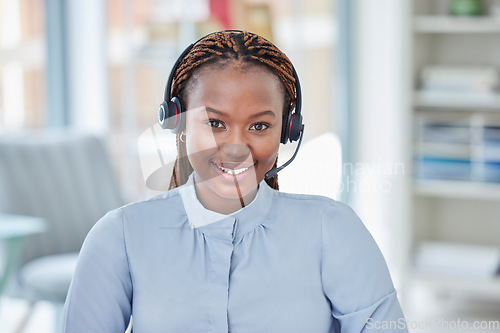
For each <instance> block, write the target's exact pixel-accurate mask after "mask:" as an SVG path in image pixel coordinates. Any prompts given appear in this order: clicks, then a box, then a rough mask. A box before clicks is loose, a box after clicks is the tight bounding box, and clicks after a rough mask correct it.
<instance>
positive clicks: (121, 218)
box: [93, 188, 185, 229]
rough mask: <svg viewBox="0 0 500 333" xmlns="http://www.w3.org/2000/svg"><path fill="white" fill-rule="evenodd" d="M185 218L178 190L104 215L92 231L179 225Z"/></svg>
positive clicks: (175, 189)
mask: <svg viewBox="0 0 500 333" xmlns="http://www.w3.org/2000/svg"><path fill="white" fill-rule="evenodd" d="M184 217H185V211H184V206H183V204H182V199H181V198H180V193H179V190H178V188H174V189H172V190H169V191H166V192H162V193H160V194H157V195H155V196H153V197H150V198H148V199H145V200H141V201H135V202H132V203H129V204H126V205H124V206H121V207H118V208H116V209H113V210H111V211H109V212H108V213H106V214H105V215H104V216H103V217H102V218H101V219H100V220H99V221H98V222H97V223H96V224H95V225H94V227H93V229H107V228H113V226H114V228H116V227H119V226H118V225H117V224H120V227H121V228H125V229H127V228H130V227H133V226H137V227H140V226H145V225H154V224H157V223H160V221H161V223H166V222H171V223H176V222H177V223H181V222H183V220H184Z"/></svg>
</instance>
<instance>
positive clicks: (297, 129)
mask: <svg viewBox="0 0 500 333" xmlns="http://www.w3.org/2000/svg"><path fill="white" fill-rule="evenodd" d="M224 32H236V33H243V31H241V30H224ZM211 34H213V33H211ZM211 34H208V35H206V36H204V37H201V38H200V39H198V40H197V41H196V42H194V43H192V44H190V45H189V46H188V47H187V48H186V49H185V50H184V51H183V52H182V53H181V55H180V56H179V58H177V60H176V61H175V63H174V66H173V67H172V70H171V72H170V75H169V77H168V81H167V85H166V86H165V93H164V95H163V102H162V103H161V104H160V107H159V109H158V122H159V124H160V126H161V128H163V129H170V131H171V132H172V133H174V134H176V133H179V131H180V129H181V128H183V127H184V123H185V117H184V115H185V111H186V110H185V109H184V108H183V106H182V104H181V101H180V99H179V98H178V97H177V96H170V93H171V91H172V84H173V81H174V76H175V72H176V71H177V67H178V66H179V64H180V63H181V61H182V60H183V59H184V57H185V56H186V55H187V54H188V53H189V51H191V49H192V48H193V47H194V46H195V45H196V44H197V43H198V42H199V41H201V40H202V39H204V38H206V37H208V36H210V35H211ZM268 42H269V41H268ZM292 69H293V77H294V78H295V94H296V99H295V109H294V110H289V111H288V112H287V116H286V118H284V121H283V124H282V127H281V139H280V143H282V144H286V143H287V142H288V141H290V142H292V141H297V140H299V143H298V145H297V148H296V150H295V153H294V154H293V156H292V158H291V159H290V160H288V161H287V162H286V163H285V164H283V165H282V166H281V167H279V168H273V169H271V170H270V171H268V172H267V173H266V176H265V178H266V179H268V178H271V177H273V176H274V175H275V174H276V173H278V172H279V171H280V170H281V169H283V168H284V167H286V166H287V165H288V164H290V163H291V162H292V161H293V159H294V158H295V156H296V155H297V152H298V150H299V147H300V144H301V142H302V137H303V133H304V124H302V114H301V109H302V91H301V88H300V81H299V76H298V75H297V72H296V71H295V67H293V64H292ZM292 111H293V112H292Z"/></svg>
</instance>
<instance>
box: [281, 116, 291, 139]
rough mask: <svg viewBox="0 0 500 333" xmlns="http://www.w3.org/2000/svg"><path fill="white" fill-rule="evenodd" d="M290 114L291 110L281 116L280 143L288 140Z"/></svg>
mask: <svg viewBox="0 0 500 333" xmlns="http://www.w3.org/2000/svg"><path fill="white" fill-rule="evenodd" d="M291 114H292V112H291V111H288V112H287V115H286V117H285V118H283V124H282V125H281V140H280V142H281V143H282V144H286V143H287V141H288V133H289V129H290V117H291Z"/></svg>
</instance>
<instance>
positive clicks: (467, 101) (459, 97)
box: [413, 91, 500, 112]
mask: <svg viewBox="0 0 500 333" xmlns="http://www.w3.org/2000/svg"><path fill="white" fill-rule="evenodd" d="M413 107H414V108H415V109H418V110H442V111H454V110H456V111H491V112H500V94H482V95H474V94H465V93H462V94H457V93H447V94H445V93H422V92H420V91H414V92H413Z"/></svg>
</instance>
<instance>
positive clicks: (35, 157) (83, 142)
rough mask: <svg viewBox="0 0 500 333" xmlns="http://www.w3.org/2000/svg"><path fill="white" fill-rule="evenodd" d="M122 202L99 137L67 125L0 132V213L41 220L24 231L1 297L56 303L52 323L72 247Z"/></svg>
mask: <svg viewBox="0 0 500 333" xmlns="http://www.w3.org/2000/svg"><path fill="white" fill-rule="evenodd" d="M123 204H124V200H123V198H122V196H121V194H120V191H119V188H118V184H117V182H116V180H115V176H114V174H113V170H112V167H111V163H110V159H109V157H108V152H107V151H106V148H105V145H104V143H103V141H102V139H100V138H98V137H96V136H93V135H86V134H81V133H72V132H68V131H56V132H52V131H47V132H37V133H30V134H16V135H0V212H2V213H9V214H19V215H28V216H37V217H42V218H44V219H45V221H46V222H47V225H48V230H47V231H46V232H44V233H40V234H37V235H31V236H28V237H27V238H26V239H25V242H24V244H23V249H22V252H21V254H20V256H19V257H20V258H19V262H18V265H17V267H18V270H17V271H16V272H15V274H13V276H12V278H11V279H10V282H9V283H8V285H7V288H6V292H5V295H6V296H9V297H16V298H23V299H25V300H28V301H29V302H30V306H29V310H28V313H27V314H26V316H25V318H24V320H23V321H22V323H21V325H20V326H19V328H18V331H19V332H21V331H22V330H23V327H24V326H25V325H26V323H27V321H28V319H29V317H30V315H31V313H32V312H33V310H34V305H35V304H36V302H38V301H49V302H52V303H53V304H54V305H55V306H56V309H57V310H56V329H59V328H60V325H61V323H62V318H61V317H62V308H63V305H64V302H65V299H66V294H67V291H68V288H69V285H70V282H71V277H72V274H73V270H74V267H75V265H76V260H77V256H78V251H79V250H80V247H81V245H82V243H83V240H84V239H85V237H86V235H87V233H88V232H89V231H90V229H91V228H92V226H93V225H94V223H95V222H97V221H98V220H99V218H101V217H102V216H103V215H104V214H105V213H106V212H108V211H109V210H111V209H114V208H116V207H119V206H121V205H123Z"/></svg>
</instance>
